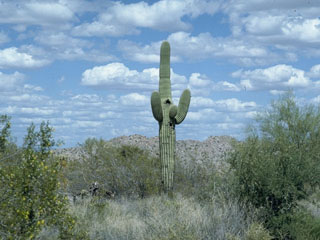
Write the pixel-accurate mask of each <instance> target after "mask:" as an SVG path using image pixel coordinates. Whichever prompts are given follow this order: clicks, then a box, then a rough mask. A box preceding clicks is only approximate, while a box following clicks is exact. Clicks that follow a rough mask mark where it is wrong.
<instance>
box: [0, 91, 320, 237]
mask: <svg viewBox="0 0 320 240" xmlns="http://www.w3.org/2000/svg"><path fill="white" fill-rule="evenodd" d="M0 124H1V125H0V126H1V133H0V179H1V182H0V239H52V240H53V239H111V240H115V239H117V240H118V239H120V240H121V239H158V240H160V239H163V240H164V239H192V240H193V239H221V240H226V239H227V240H242V239H243V240H269V239H270V240H271V239H279V240H280V239H284V240H305V239H310V240H316V239H320V238H319V236H320V191H319V182H320V177H319V176H320V164H319V163H320V159H319V158H320V150H319V146H320V110H319V108H316V107H315V106H299V105H298V104H297V103H296V101H295V99H294V96H293V95H291V94H290V93H289V94H287V95H285V96H283V97H282V98H280V99H279V100H277V101H275V102H273V103H272V105H271V107H270V109H268V110H267V111H266V112H265V113H263V114H261V115H260V116H259V117H258V119H257V122H256V124H254V125H253V126H251V127H250V128H249V130H248V135H247V138H246V139H245V140H244V141H242V142H235V143H234V148H233V149H234V150H233V151H232V152H230V154H229V155H228V156H226V159H225V163H226V164H225V165H224V166H223V165H219V167H218V166H216V165H215V164H214V163H213V162H212V161H210V159H207V161H202V162H201V163H199V162H198V161H197V159H190V162H189V163H188V164H184V165H182V164H180V163H179V160H178V161H177V162H176V167H175V179H174V191H173V195H172V196H170V197H168V196H167V195H164V194H162V193H161V182H160V181H161V173H160V171H161V170H160V165H159V164H160V161H159V159H157V158H154V157H152V156H151V155H150V154H149V153H148V152H146V151H144V150H141V149H139V148H137V147H133V146H118V147H114V146H111V145H109V144H108V142H106V141H104V140H102V139H87V140H86V141H85V142H84V143H83V144H81V145H80V146H79V147H80V148H81V149H82V153H83V155H82V156H81V159H80V160H79V161H70V160H69V159H66V158H64V157H61V156H55V155H54V154H52V148H54V147H55V146H56V142H55V141H54V140H53V137H52V134H53V129H52V128H51V127H50V126H49V124H48V123H46V122H44V123H42V124H41V125H40V126H39V130H36V126H34V125H33V124H32V125H31V126H30V127H29V128H28V130H27V134H26V137H25V140H24V144H23V146H21V147H18V146H16V144H15V143H14V142H13V141H12V138H11V134H10V118H9V117H8V116H1V118H0Z"/></svg>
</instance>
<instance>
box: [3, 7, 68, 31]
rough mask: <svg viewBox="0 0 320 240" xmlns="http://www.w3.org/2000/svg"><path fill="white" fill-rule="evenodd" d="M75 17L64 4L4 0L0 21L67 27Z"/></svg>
mask: <svg viewBox="0 0 320 240" xmlns="http://www.w3.org/2000/svg"><path fill="white" fill-rule="evenodd" d="M73 18H74V14H73V12H72V11H71V10H70V9H69V8H68V7H67V6H65V5H64V4H61V3H54V2H45V1H41V2H40V1H25V2H22V1H19V2H15V1H8V2H2V3H1V8H0V23H5V24H19V25H40V26H53V25H54V26H56V27H60V28H62V27H65V26H66V24H62V23H66V22H68V21H71V20H72V19H73Z"/></svg>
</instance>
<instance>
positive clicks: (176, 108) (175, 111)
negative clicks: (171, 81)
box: [169, 104, 178, 119]
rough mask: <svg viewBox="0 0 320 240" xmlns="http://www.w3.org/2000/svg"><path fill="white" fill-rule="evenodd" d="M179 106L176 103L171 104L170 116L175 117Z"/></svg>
mask: <svg viewBox="0 0 320 240" xmlns="http://www.w3.org/2000/svg"><path fill="white" fill-rule="evenodd" d="M177 112H178V107H177V106H176V105H174V104H172V105H170V108H169V117H170V119H174V117H175V116H176V115H177Z"/></svg>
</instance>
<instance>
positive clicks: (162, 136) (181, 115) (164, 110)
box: [151, 41, 191, 193]
mask: <svg viewBox="0 0 320 240" xmlns="http://www.w3.org/2000/svg"><path fill="white" fill-rule="evenodd" d="M159 73H160V74H159V75H160V80H159V92H157V91H154V92H153V93H152V95H151V108H152V113H153V116H154V118H155V119H156V120H157V121H158V122H159V147H160V160H161V168H162V184H163V190H164V192H166V193H168V192H171V191H172V188H173V173H174V165H175V145H176V131H175V126H176V125H177V124H180V123H181V122H182V121H183V120H184V119H185V117H186V115H187V112H188V109H189V104H190V98H191V93H190V91H189V89H185V90H184V91H183V93H182V95H181V97H180V101H179V105H178V107H177V106H176V105H174V104H173V101H172V96H171V81H170V45H169V43H168V42H166V41H165V42H163V43H162V45H161V50H160V71H159Z"/></svg>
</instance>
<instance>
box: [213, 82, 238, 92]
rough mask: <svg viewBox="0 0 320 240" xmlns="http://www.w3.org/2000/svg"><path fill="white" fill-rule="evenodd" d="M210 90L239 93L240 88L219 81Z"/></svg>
mask: <svg viewBox="0 0 320 240" xmlns="http://www.w3.org/2000/svg"><path fill="white" fill-rule="evenodd" d="M212 90H214V91H230V92H239V91H241V87H240V86H238V85H237V84H234V83H230V82H227V81H220V82H217V83H216V84H214V85H213V87H212Z"/></svg>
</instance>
